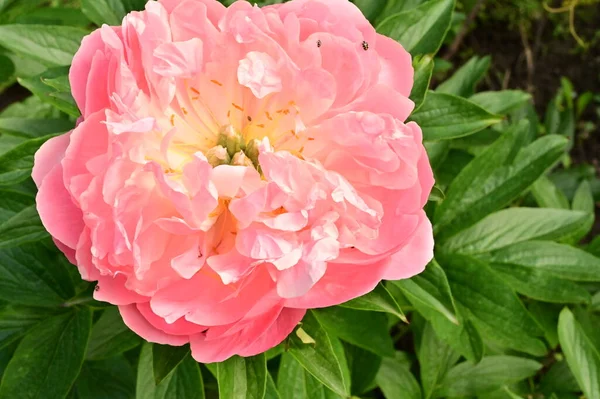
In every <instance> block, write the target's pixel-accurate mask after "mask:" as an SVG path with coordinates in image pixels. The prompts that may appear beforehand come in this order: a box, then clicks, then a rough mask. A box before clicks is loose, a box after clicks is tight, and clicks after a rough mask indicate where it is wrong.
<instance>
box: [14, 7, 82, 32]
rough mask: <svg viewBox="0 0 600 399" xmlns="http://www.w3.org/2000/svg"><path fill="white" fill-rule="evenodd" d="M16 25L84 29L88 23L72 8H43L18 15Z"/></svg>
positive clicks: (80, 13) (78, 11)
mask: <svg viewBox="0 0 600 399" xmlns="http://www.w3.org/2000/svg"><path fill="white" fill-rule="evenodd" d="M14 22H15V23H18V24H38V25H66V26H79V27H82V28H86V27H87V26H88V25H89V23H90V21H89V20H88V19H87V18H86V17H85V15H83V13H82V12H81V10H78V9H76V8H72V7H43V8H38V9H36V10H32V11H30V12H27V13H25V14H22V15H19V16H18V17H17V18H15V20H14Z"/></svg>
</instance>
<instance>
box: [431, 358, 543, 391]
mask: <svg viewBox="0 0 600 399" xmlns="http://www.w3.org/2000/svg"><path fill="white" fill-rule="evenodd" d="M541 368H542V365H541V364H540V363H538V362H536V361H534V360H530V359H525V358H521V357H515V356H489V357H484V358H483V360H482V361H481V362H479V363H478V364H473V363H470V362H464V363H461V364H459V365H457V366H455V367H454V368H452V369H451V370H450V371H449V372H448V374H447V375H446V379H445V380H444V381H443V383H442V385H441V387H440V389H439V392H438V394H439V395H440V396H442V397H459V396H460V397H463V396H475V395H479V394H481V393H486V392H492V391H495V390H497V389H500V388H501V387H502V386H504V385H507V384H512V383H515V382H518V381H522V380H524V379H526V378H529V377H532V376H534V375H535V374H536V373H537V371H538V370H539V369H541Z"/></svg>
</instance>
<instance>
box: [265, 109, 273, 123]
mask: <svg viewBox="0 0 600 399" xmlns="http://www.w3.org/2000/svg"><path fill="white" fill-rule="evenodd" d="M265 115H267V119H268V120H270V121H272V120H273V118H271V114H270V113H269V111H265Z"/></svg>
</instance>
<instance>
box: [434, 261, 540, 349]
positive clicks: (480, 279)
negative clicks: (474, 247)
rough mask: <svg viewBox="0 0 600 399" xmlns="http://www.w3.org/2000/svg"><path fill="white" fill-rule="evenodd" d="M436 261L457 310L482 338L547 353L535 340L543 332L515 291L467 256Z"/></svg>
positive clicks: (508, 346)
mask: <svg viewBox="0 0 600 399" xmlns="http://www.w3.org/2000/svg"><path fill="white" fill-rule="evenodd" d="M439 256H440V254H438V257H439ZM438 261H439V262H440V264H441V265H443V267H444V270H445V271H446V274H447V275H448V281H449V282H450V288H451V289H452V292H453V294H454V299H455V300H456V302H457V304H458V305H460V306H459V308H460V309H461V311H464V312H465V313H466V315H467V316H468V317H469V319H471V320H472V321H473V323H474V324H475V326H476V327H477V329H478V330H479V331H480V332H481V334H482V336H483V337H485V338H486V339H489V340H491V341H493V342H495V343H496V344H498V345H500V346H502V347H506V348H511V349H515V350H519V351H522V352H525V353H530V354H532V355H535V356H542V355H544V354H545V353H546V346H545V345H544V344H543V343H542V342H541V341H540V340H538V339H537V337H538V336H540V335H542V334H543V331H542V330H541V329H540V327H539V326H538V325H537V323H536V322H535V321H534V319H533V318H532V317H531V315H530V314H529V312H528V311H527V310H526V309H525V307H524V306H523V304H522V303H521V301H520V300H519V298H518V297H517V295H516V294H515V293H514V291H513V290H512V289H511V288H510V287H509V286H508V285H506V283H504V281H503V280H502V279H500V278H499V277H498V276H496V275H495V274H494V272H493V271H492V270H491V269H490V267H489V266H488V265H487V264H485V263H483V262H481V261H480V260H478V259H474V258H470V257H467V256H462V255H446V254H444V256H443V257H441V258H438Z"/></svg>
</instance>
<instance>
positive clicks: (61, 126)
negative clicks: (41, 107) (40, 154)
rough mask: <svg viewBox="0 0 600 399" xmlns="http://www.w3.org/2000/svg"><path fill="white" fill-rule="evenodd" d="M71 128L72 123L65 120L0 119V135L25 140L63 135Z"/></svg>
mask: <svg viewBox="0 0 600 399" xmlns="http://www.w3.org/2000/svg"><path fill="white" fill-rule="evenodd" d="M72 128H73V123H72V122H71V121H69V120H67V119H25V118H0V133H3V134H10V135H15V136H19V137H25V138H36V137H43V136H47V135H49V134H52V133H64V132H67V131H69V130H71V129H72Z"/></svg>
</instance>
